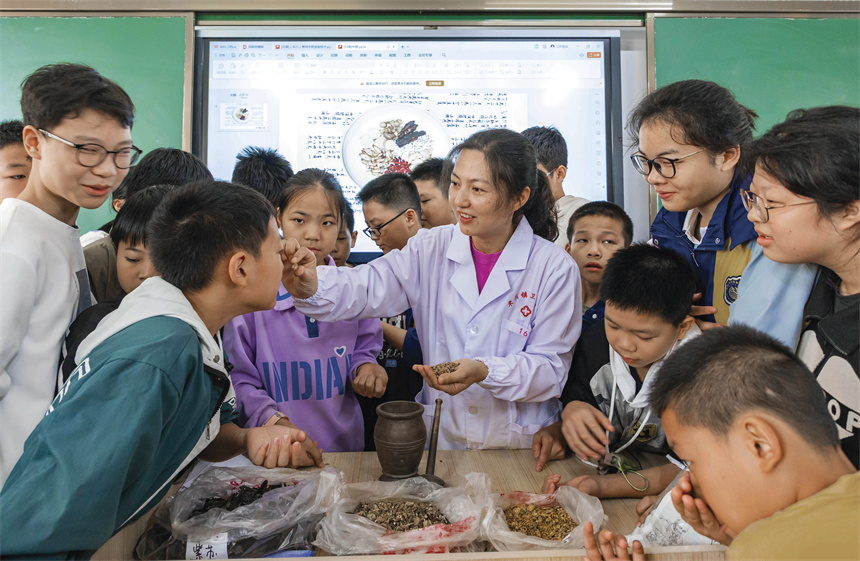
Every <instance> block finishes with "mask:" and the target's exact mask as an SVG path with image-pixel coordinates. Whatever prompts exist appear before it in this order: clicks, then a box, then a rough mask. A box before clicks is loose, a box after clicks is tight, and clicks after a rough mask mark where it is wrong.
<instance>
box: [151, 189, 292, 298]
mask: <svg viewBox="0 0 860 561" xmlns="http://www.w3.org/2000/svg"><path fill="white" fill-rule="evenodd" d="M274 215H275V213H274V209H273V208H272V204H271V203H270V202H269V201H267V200H266V198H265V197H263V195H261V194H260V193H258V192H257V191H254V190H253V189H251V188H250V187H245V186H244V185H236V184H235V183H227V182H225V181H214V180H212V179H204V180H201V181H195V182H193V183H189V184H187V185H183V186H181V187H176V188H175V189H173V190H172V191H170V193H168V194H167V196H166V197H165V198H164V200H163V201H162V202H161V204H160V205H159V206H158V208H156V210H155V213H154V214H153V216H152V219H151V220H150V221H149V226H148V227H147V229H146V233H147V238H148V240H149V244H148V246H149V254H150V257H151V259H152V264H153V266H154V267H155V269H156V270H157V271H158V272H159V273H160V274H161V276H162V278H163V279H164V280H166V281H167V282H169V283H170V284H172V285H174V286H175V287H177V288H179V289H180V290H183V291H195V290H201V289H203V288H206V287H207V286H209V285H210V284H211V283H212V279H213V277H214V275H215V268H216V267H217V266H218V264H219V263H220V262H221V261H222V260H223V259H224V258H225V257H229V256H230V255H232V254H233V253H235V252H237V251H247V252H248V253H250V254H251V255H253V256H254V257H259V256H260V255H261V248H262V244H263V241H264V240H265V239H266V237H268V235H269V220H270V219H271V218H272V217H273V216H274Z"/></svg>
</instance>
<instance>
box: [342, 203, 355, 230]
mask: <svg viewBox="0 0 860 561" xmlns="http://www.w3.org/2000/svg"><path fill="white" fill-rule="evenodd" d="M341 212H342V213H343V219H344V221H345V222H346V229H347V231H348V232H349V233H350V234H352V233H353V232H355V211H354V210H352V205H351V204H349V201H347V200H346V197H344V198H343V210H342V211H341Z"/></svg>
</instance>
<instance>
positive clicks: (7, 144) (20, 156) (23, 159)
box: [0, 121, 33, 201]
mask: <svg viewBox="0 0 860 561" xmlns="http://www.w3.org/2000/svg"><path fill="white" fill-rule="evenodd" d="M23 132H24V123H22V122H21V121H4V122H2V123H0V201H2V200H3V199H14V198H15V197H17V196H18V195H20V194H21V191H23V190H24V187H26V186H27V178H28V177H30V168H31V167H32V165H33V159H32V158H31V157H30V155H29V154H27V151H26V150H25V149H24V139H23Z"/></svg>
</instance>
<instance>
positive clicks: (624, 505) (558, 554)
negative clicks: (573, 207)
mask: <svg viewBox="0 0 860 561" xmlns="http://www.w3.org/2000/svg"><path fill="white" fill-rule="evenodd" d="M323 458H324V460H325V463H326V465H327V466H329V465H330V466H334V467H336V468H338V469H340V470H341V471H343V473H344V478H345V479H346V482H347V483H359V482H363V481H373V480H375V479H377V478H378V477H379V476H380V475H381V474H382V469H381V468H380V466H379V461H378V460H377V459H376V454H375V453H374V452H341V453H326V454H324V455H323ZM424 458H425V459H424V460H423V461H422V464H421V466H422V469H423V467H424V465H425V462H426V452H425V457H424ZM642 463H643V466H644V467H650V466H652V465H656V464H658V463H660V460H659V458H656V457H645V458H642ZM534 466H535V460H534V458H533V457H532V452H531V450H464V451H453V450H440V451H439V453H438V454H437V457H436V475H438V476H439V477H441V478H442V479H445V480H450V479H451V478H452V477H453V476H455V475H465V474H467V473H471V472H483V473H486V474H488V475H489V476H490V478H491V480H492V491H493V492H499V493H500V492H506V491H528V492H534V493H539V492H540V488H541V484H542V482H543V480H544V478H545V477H546V476H547V475H550V474H560V475H561V476H562V481H567V480H569V479H572V478H574V477H576V476H578V475H585V474H591V473H594V470H593V468H590V467H588V466H586V465H585V464H583V463H582V462H580V461H579V460H577V459H576V458H570V459H566V460H562V461H556V462H549V463H548V464H547V466H546V467H545V468H544V470H543V472H540V473H538V472H536V471H535V467H534ZM173 491H175V489H174V490H173ZM602 502H603V509H604V512H605V513H606V515H607V516H608V518H609V520H608V521H607V523H606V525H605V527H606V528H608V529H609V530H612V531H613V532H618V533H622V534H628V533H630V532H631V531H632V530H633V529H634V528H635V526H636V520H637V516H636V510H635V507H636V503H637V502H638V499H607V500H604V501H602ZM148 519H149V514H147V515H145V516H143V517H142V518H141V519H140V520H138V521H137V522H136V523H135V524H132V525H130V526H128V527H127V528H125V529H123V531H122V532H120V533H119V534H117V535H116V536H114V538H113V539H112V540H111V541H110V542H108V543H107V544H105V546H104V547H102V548H101V549H100V550H99V551H98V552H97V553H96V555H95V556H94V557H93V559H98V560H102V559H131V558H132V557H131V552H132V551H133V550H134V546H135V544H136V543H137V539H138V538H139V537H140V535H141V534H142V533H143V530H144V528H145V526H146V521H147V520H148ZM647 553H648V555H647V558H648V559H659V560H665V561H685V560H691V561H723V560H725V548H724V547H722V546H687V547H658V548H648V549H647ZM398 558H399V559H404V560H408V559H424V560H425V561H426V560H427V559H428V557H427V556H425V555H403V556H400V557H398ZM350 559H355V560H356V561H359V560H366V561H371V560H374V561H382V560H387V559H390V556H382V555H379V556H375V555H370V556H353V557H350ZM454 559H464V560H470V561H485V560H486V561H491V560H496V559H506V560H513V559H528V560H531V561H541V560H559V559H567V560H583V559H585V556H584V551H583V550H568V551H535V552H531V551H525V552H487V553H460V554H445V555H433V556H432V560H433V561H448V560H454Z"/></svg>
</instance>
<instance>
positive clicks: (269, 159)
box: [232, 146, 293, 204]
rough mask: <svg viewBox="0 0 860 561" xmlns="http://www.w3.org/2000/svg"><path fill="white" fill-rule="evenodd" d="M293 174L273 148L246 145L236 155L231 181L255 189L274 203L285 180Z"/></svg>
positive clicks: (288, 165)
mask: <svg viewBox="0 0 860 561" xmlns="http://www.w3.org/2000/svg"><path fill="white" fill-rule="evenodd" d="M292 176H293V168H292V167H290V162H288V161H287V160H286V159H285V158H284V157H283V156H281V155H280V154H279V153H278V151H277V150H275V149H274V148H261V147H259V146H246V147H245V148H244V149H243V150H242V151H241V152H240V153H239V155H238V156H236V166H235V167H234V168H233V179H232V181H233V183H239V184H241V185H246V186H248V187H250V188H251V189H256V190H257V191H259V192H260V193H262V195H263V196H264V197H266V198H267V199H269V202H271V203H272V204H275V201H276V200H277V198H278V195H280V194H281V191H283V190H284V186H286V184H287V180H288V179H289V178H291V177H292Z"/></svg>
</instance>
